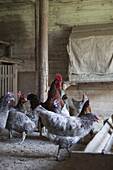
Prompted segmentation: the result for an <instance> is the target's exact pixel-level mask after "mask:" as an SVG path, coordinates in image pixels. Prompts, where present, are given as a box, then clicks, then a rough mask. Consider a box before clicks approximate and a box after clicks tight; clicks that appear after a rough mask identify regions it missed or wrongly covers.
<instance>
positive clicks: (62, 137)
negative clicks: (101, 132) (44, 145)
mask: <svg viewBox="0 0 113 170" xmlns="http://www.w3.org/2000/svg"><path fill="white" fill-rule="evenodd" d="M35 110H36V111H37V112H38V114H39V116H40V117H41V119H42V122H43V124H44V125H45V127H46V128H47V129H48V132H49V138H50V140H51V141H52V142H54V143H55V144H56V145H59V149H58V153H57V156H56V158H57V159H58V157H59V152H60V149H64V148H66V149H67V150H68V148H69V147H71V146H72V145H73V144H75V143H77V142H78V141H79V140H80V139H81V138H83V137H84V136H86V135H87V134H88V133H89V132H90V130H91V129H92V126H93V121H97V120H98V118H97V117H96V115H94V114H91V113H90V114H85V115H83V116H81V117H66V116H62V115H60V114H55V113H54V112H52V111H48V110H46V109H44V108H43V107H42V106H38V107H37V108H36V109H35ZM68 152H69V150H68Z"/></svg>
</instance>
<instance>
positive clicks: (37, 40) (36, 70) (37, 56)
mask: <svg viewBox="0 0 113 170" xmlns="http://www.w3.org/2000/svg"><path fill="white" fill-rule="evenodd" d="M34 8H35V73H36V91H35V92H36V94H37V96H39V3H37V2H36V3H35V7H34Z"/></svg>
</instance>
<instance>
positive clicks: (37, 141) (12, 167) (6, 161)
mask: <svg viewBox="0 0 113 170" xmlns="http://www.w3.org/2000/svg"><path fill="white" fill-rule="evenodd" d="M89 140H90V137H86V138H85V140H84V142H82V141H81V142H79V143H78V144H77V145H75V146H73V147H72V148H71V150H73V149H74V150H84V148H85V147H86V145H87V143H88V142H89ZM20 141H21V136H20V135H19V134H17V133H14V138H13V139H9V138H8V131H7V130H5V131H4V133H2V134H0V170H17V169H19V170H20V169H21V170H42V169H44V170H52V169H54V170H56V169H59V170H60V169H62V170H63V169H65V167H64V164H65V163H66V162H68V160H69V159H71V158H68V153H67V151H66V150H61V158H62V159H65V160H62V161H60V162H58V161H56V159H55V156H56V153H57V149H58V146H56V145H54V144H53V143H51V142H50V141H49V140H48V139H47V138H46V137H40V135H39V133H37V132H34V133H33V134H31V135H28V136H27V138H26V140H25V142H24V143H23V144H21V145H20V144H19V142H20ZM66 169H67V168H66Z"/></svg>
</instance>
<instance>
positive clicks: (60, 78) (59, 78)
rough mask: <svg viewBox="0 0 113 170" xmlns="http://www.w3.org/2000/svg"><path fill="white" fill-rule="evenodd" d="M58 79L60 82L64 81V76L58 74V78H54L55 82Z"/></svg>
mask: <svg viewBox="0 0 113 170" xmlns="http://www.w3.org/2000/svg"><path fill="white" fill-rule="evenodd" d="M55 79H58V80H59V81H62V76H61V75H60V74H56V76H55V77H54V80H55Z"/></svg>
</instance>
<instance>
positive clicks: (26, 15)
mask: <svg viewBox="0 0 113 170" xmlns="http://www.w3.org/2000/svg"><path fill="white" fill-rule="evenodd" d="M56 76H58V77H57V80H58V81H59V83H58V82H57V81H56V79H55V78H56ZM60 76H61V77H60ZM53 82H54V83H53ZM52 83H53V84H54V85H55V86H54V87H56V89H57V88H58V89H59V91H58V89H57V90H53V92H52V93H51V89H52V88H51V87H52V85H53V84H52ZM57 83H58V84H57ZM56 84H57V85H56ZM53 89H54V88H53ZM48 91H49V92H48ZM8 92H12V93H14V97H15V100H16V102H15V106H14V107H13V109H15V115H18V114H17V113H18V111H20V110H18V109H20V108H19V106H18V102H20V101H19V99H20V100H21V99H22V100H23V103H21V104H22V105H21V106H23V107H24V109H23V110H24V111H22V114H23V112H24V113H25V115H22V116H23V118H22V121H23V120H24V121H25V120H28V119H30V120H29V121H28V122H30V123H31V124H30V123H28V122H27V123H26V125H25V126H24V125H23V126H24V127H22V128H20V129H24V130H25V127H27V125H28V124H29V126H30V130H29V132H30V131H31V132H32V131H33V127H34V126H35V130H34V131H33V132H32V133H30V134H27V130H28V129H27V130H26V132H25V131H23V130H22V131H21V133H18V131H16V130H14V129H12V130H11V131H10V128H11V127H12V128H14V126H13V125H14V124H13V123H15V122H18V120H19V121H20V120H21V118H20V117H18V118H15V116H12V118H14V121H13V123H11V125H10V128H9V129H8V128H7V127H9V126H8V125H7V122H8V120H9V119H10V117H8V118H7V120H6V128H5V129H4V131H3V132H2V133H0V155H1V156H0V158H1V161H0V169H6V170H9V169H12V170H13V169H18V168H21V169H25V170H28V169H31V170H36V169H47V170H50V169H51V170H52V169H58V168H59V169H64V170H65V169H79V170H81V169H87V170H90V169H92V170H93V169H96V168H97V169H98V168H99V167H100V169H102V170H104V169H108V170H111V169H112V168H113V161H112V159H113V116H112V115H113V0H76V1H75V0H71V1H69V0H27V1H26V0H4V1H3V0H0V98H2V97H4V96H5V95H7V94H8ZM20 94H21V95H20ZM29 94H32V95H34V100H35V102H37V103H35V104H36V105H35V104H34V103H32V104H31V103H30V102H31V101H30V100H32V99H30V100H27V99H26V98H27V97H28V95H29ZM19 95H20V96H21V97H19ZM63 95H65V97H66V98H65V99H63V97H64V96H63ZM51 96H52V97H53V98H51ZM47 99H48V100H47ZM55 99H58V100H59V101H60V105H61V108H60V110H61V109H63V108H62V107H63V106H62V103H61V102H63V105H64V106H65V109H64V110H62V111H60V113H63V114H64V112H65V114H67V116H69V117H71V118H72V116H74V118H72V119H74V120H77V121H78V122H79V119H80V122H82V121H81V116H80V115H79V114H81V115H82V114H84V115H85V114H88V113H91V114H94V115H96V116H97V118H98V117H99V120H98V122H94V123H93V128H92V133H93V134H92V135H91V133H88V134H87V133H84V134H87V135H86V136H84V139H83V140H81V139H80V140H79V141H77V140H78V139H77V140H76V141H77V142H76V144H73V143H74V142H72V141H73V140H72V136H71V142H72V147H70V152H69V150H68V149H69V148H68V147H66V146H65V147H64V148H65V149H62V147H61V148H60V147H59V150H58V146H60V144H59V145H58V141H62V142H61V143H63V144H66V142H64V139H66V141H68V142H69V140H67V138H65V136H66V134H67V132H66V131H65V128H64V134H65V135H64V136H63V134H62V133H60V135H61V136H63V137H64V138H62V137H61V136H60V137H61V138H60V139H61V140H57V139H59V137H58V136H57V137H58V138H57V137H55V138H54V140H53V141H54V142H53V141H52V142H51V140H50V138H49V137H48V136H49V135H48V134H47V133H49V132H50V131H51V132H52V133H53V132H54V133H55V131H54V130H53V129H52V128H53V126H52V128H51V121H52V120H51V121H50V120H48V121H47V122H49V121H50V127H48V128H46V127H45V126H44V128H43V129H41V130H42V131H40V127H39V126H38V125H40V120H39V121H38V122H37V121H36V124H37V126H36V124H35V123H34V122H32V120H31V119H32V118H28V117H27V118H26V116H28V115H29V114H28V111H29V110H30V111H31V112H32V110H33V109H34V108H35V109H36V106H37V105H39V104H40V102H41V105H42V106H45V109H47V110H48V108H49V109H50V111H53V110H54V109H53V105H54V106H55V104H59V103H54V101H55ZM46 101H47V102H48V101H49V102H50V101H52V102H53V103H52V105H51V102H50V103H49V104H48V103H46ZM87 101H88V102H89V103H88V105H87V109H86V108H85V109H86V110H84V111H83V108H84V104H85V102H87ZM7 102H8V100H7ZM57 102H58V101H57ZM77 102H78V103H79V104H78V103H77ZM42 103H43V104H42ZM76 103H77V104H76ZM81 103H82V104H81ZM16 104H17V105H16ZM47 104H48V105H49V107H48V106H47ZM3 105H4V104H2V99H1V104H0V114H2V116H3V113H2V110H5V109H2V106H3ZM32 106H33V107H32ZM51 106H52V107H51ZM38 109H39V110H40V108H37V110H38ZM6 110H7V109H6ZM6 110H5V111H4V112H6ZM82 111H83V112H82ZM36 112H38V111H36ZM9 113H10V114H11V111H10V110H9V109H8V110H7V114H8V116H10V114H9ZM32 113H33V115H34V116H35V114H34V112H32ZM47 113H48V115H49V114H50V113H49V112H47ZM39 114H40V113H39V112H38V115H39ZM12 115H13V114H12ZM20 115H21V114H20ZM40 115H41V114H40ZM40 115H39V119H40V117H41V116H40ZM42 115H43V114H42ZM85 116H86V115H85ZM50 117H51V116H50ZM78 117H79V118H78ZM71 118H69V121H68V119H65V118H64V120H62V119H61V118H60V116H58V115H57V116H56V118H53V122H55V121H54V120H56V122H57V120H59V122H60V121H61V122H62V121H64V123H63V122H62V123H59V122H58V123H56V124H58V125H59V124H60V125H61V126H63V124H65V122H67V121H68V123H69V122H71V121H72V120H71ZM45 119H46V118H45ZM86 119H87V118H86ZM24 121H23V122H24ZM44 121H46V120H44ZM1 122H2V121H1ZM20 122H21V121H20ZM23 122H21V123H20V124H22V123H23ZM47 122H46V123H47ZM24 123H25V122H24ZM33 123H34V124H33ZM46 123H45V124H46ZM68 123H67V124H68ZM15 124H16V123H15ZM20 124H18V125H15V126H16V128H17V127H18V126H20ZM42 124H43V123H42ZM53 124H54V123H53ZM56 124H54V125H55V126H56ZM60 125H59V126H60ZM69 125H70V126H68V125H67V126H66V127H67V128H69V130H70V131H71V130H72V129H73V121H72V123H71V124H69ZM82 125H83V124H82ZM82 125H81V126H80V127H84V126H82ZM86 125H88V126H89V124H88V123H86ZM40 126H41V125H40ZM58 128H59V127H58ZM58 128H56V129H57V130H56V134H54V135H58ZM48 129H49V130H48ZM51 129H52V130H51ZM62 129H63V127H62ZM78 129H79V128H78ZM89 129H90V128H89ZM86 131H88V128H86ZM86 131H85V132H86ZM12 132H13V133H12ZM41 132H42V134H43V136H40V133H41ZM44 132H45V133H44ZM13 134H14V135H13ZM72 134H73V133H72ZM79 134H80V133H79ZM11 135H13V137H14V138H12V139H9V138H8V136H11ZM44 135H45V136H44ZM52 135H53V134H52ZM82 135H83V134H81V138H82V137H83V136H82ZM21 136H22V139H21ZM66 137H67V136H66ZM68 137H70V136H68ZM79 137H80V136H79ZM21 140H23V141H24V140H25V141H24V142H23V141H22V144H21V145H20V143H21V142H20V141H21ZM19 142H20V143H19ZM55 142H56V143H57V145H55ZM68 142H67V143H68ZM71 142H69V146H71ZM15 143H16V144H15ZM60 149H62V151H61V155H60V158H61V161H56V160H55V158H56V153H57V158H59V155H58V154H59V152H60ZM69 153H71V156H72V157H71V158H68V154H69ZM69 156H70V155H69ZM62 158H65V160H64V161H62Z"/></svg>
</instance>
